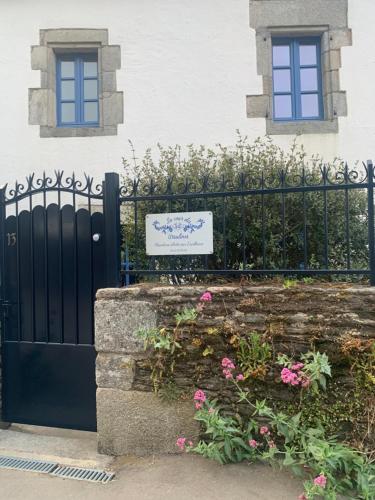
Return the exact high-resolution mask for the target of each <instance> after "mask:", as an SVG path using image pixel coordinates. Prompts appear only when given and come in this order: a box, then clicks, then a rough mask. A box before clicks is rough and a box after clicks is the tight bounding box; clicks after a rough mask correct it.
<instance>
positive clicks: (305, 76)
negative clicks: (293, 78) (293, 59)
mask: <svg viewBox="0 0 375 500" xmlns="http://www.w3.org/2000/svg"><path fill="white" fill-rule="evenodd" d="M301 90H302V92H303V91H307V90H318V71H317V69H316V68H305V69H301Z"/></svg>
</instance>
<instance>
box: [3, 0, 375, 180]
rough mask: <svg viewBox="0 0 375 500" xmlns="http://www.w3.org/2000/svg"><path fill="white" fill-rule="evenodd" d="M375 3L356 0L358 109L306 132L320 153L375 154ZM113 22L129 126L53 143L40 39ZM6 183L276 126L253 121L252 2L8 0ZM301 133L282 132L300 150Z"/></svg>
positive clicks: (347, 55) (256, 82)
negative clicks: (49, 31) (39, 118)
mask: <svg viewBox="0 0 375 500" xmlns="http://www.w3.org/2000/svg"><path fill="white" fill-rule="evenodd" d="M374 19H375V3H374V2H373V0H349V27H351V28H352V30H353V46H352V47H345V48H343V49H342V64H343V67H342V69H341V72H340V74H341V86H342V88H343V89H345V90H347V98H348V110H349V116H348V117H346V118H340V119H339V128H340V131H339V134H329V135H305V136H301V137H300V138H299V140H301V141H302V142H303V143H304V145H305V147H306V149H307V150H308V152H310V153H321V154H322V155H323V156H324V157H325V158H326V159H327V160H329V159H330V158H332V157H334V156H336V155H338V156H340V157H343V158H345V159H347V160H348V161H354V160H357V159H360V160H366V159H367V158H370V157H372V158H373V159H374V160H375V120H374V117H375V97H374V96H375V83H374V82H375V50H374V47H375V30H374V28H373V21H374ZM63 27H65V28H70V27H72V28H108V29H109V36H110V43H111V44H119V45H121V50H122V69H121V70H120V71H118V72H117V86H118V89H119V90H124V92H125V123H124V124H123V125H120V126H119V134H118V135H117V136H113V137H89V138H43V139H41V138H40V137H39V127H38V126H31V125H28V88H29V87H39V86H40V73H39V71H32V70H31V66H30V46H31V45H38V44H39V29H41V28H63ZM0 47H1V50H0V88H1V92H0V184H2V183H4V182H7V181H12V180H14V179H15V178H16V177H17V178H22V177H23V176H25V175H26V174H27V173H29V172H31V171H37V172H39V173H40V172H42V171H43V169H45V170H46V171H49V172H51V171H53V170H54V169H66V170H69V171H71V170H75V171H76V172H77V173H80V172H83V171H87V172H89V173H90V174H93V175H95V177H97V178H98V179H99V178H101V176H102V173H103V172H104V171H114V170H117V171H120V170H121V168H122V166H121V157H122V156H124V155H126V154H128V153H129V148H128V144H127V141H128V139H131V140H132V141H133V142H134V144H135V146H136V149H137V151H138V152H139V154H141V153H142V152H143V150H144V149H145V148H146V147H147V146H154V145H156V143H157V142H161V143H163V144H165V145H168V144H175V143H180V144H189V143H199V144H201V143H203V144H206V145H210V146H212V145H214V144H215V143H217V142H222V143H227V144H231V143H233V142H234V139H235V130H236V129H239V130H240V131H241V133H242V134H244V135H245V134H246V135H248V136H249V137H250V138H256V137H257V136H260V135H263V134H264V133H265V121H264V120H263V119H248V118H247V117H246V104H245V96H246V95H247V94H256V93H261V92H262V85H261V78H260V77H259V76H257V74H256V60H255V33H254V31H253V30H251V29H250V28H249V6H248V0H157V1H156V0H108V1H103V0H79V1H78V2H77V0H64V2H61V1H58V0H33V1H30V0H0ZM292 139H293V138H292V137H290V136H279V137H275V141H277V142H278V143H279V144H281V145H283V146H288V144H290V142H291V140H292Z"/></svg>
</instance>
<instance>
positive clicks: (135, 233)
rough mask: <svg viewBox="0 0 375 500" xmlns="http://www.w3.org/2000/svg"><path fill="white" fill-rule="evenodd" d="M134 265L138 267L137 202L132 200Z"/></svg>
mask: <svg viewBox="0 0 375 500" xmlns="http://www.w3.org/2000/svg"><path fill="white" fill-rule="evenodd" d="M134 265H135V268H136V269H138V267H139V262H138V204H137V201H136V200H135V201H134Z"/></svg>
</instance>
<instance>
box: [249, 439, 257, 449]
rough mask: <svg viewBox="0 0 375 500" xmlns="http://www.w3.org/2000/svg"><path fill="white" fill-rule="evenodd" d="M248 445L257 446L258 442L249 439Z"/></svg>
mask: <svg viewBox="0 0 375 500" xmlns="http://www.w3.org/2000/svg"><path fill="white" fill-rule="evenodd" d="M249 446H251V448H256V447H257V446H258V443H257V442H256V441H255V439H250V440H249Z"/></svg>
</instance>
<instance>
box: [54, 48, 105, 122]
mask: <svg viewBox="0 0 375 500" xmlns="http://www.w3.org/2000/svg"><path fill="white" fill-rule="evenodd" d="M56 62H57V68H56V70H57V71H56V85H57V88H56V96H57V125H58V126H59V127H97V126H99V79H98V56H97V53H88V54H63V55H57V61H56Z"/></svg>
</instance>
